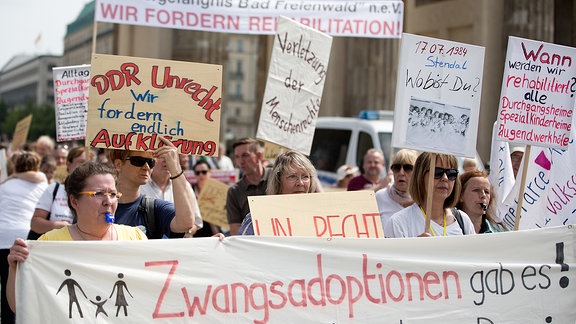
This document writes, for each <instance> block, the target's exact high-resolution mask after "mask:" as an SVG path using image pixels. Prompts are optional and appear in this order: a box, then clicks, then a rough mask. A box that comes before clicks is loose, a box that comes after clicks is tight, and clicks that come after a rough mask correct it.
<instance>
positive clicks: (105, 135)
mask: <svg viewBox="0 0 576 324" xmlns="http://www.w3.org/2000/svg"><path fill="white" fill-rule="evenodd" d="M91 70H92V71H91V73H92V76H91V81H90V95H89V96H90V98H89V99H88V125H87V132H86V136H87V138H86V142H87V143H89V144H90V146H92V147H100V148H108V149H127V150H136V151H148V150H154V149H156V148H158V144H159V143H161V141H160V139H159V138H158V137H159V136H163V137H165V138H167V139H169V140H170V141H171V142H172V143H173V144H174V145H175V146H176V148H177V149H178V152H179V153H182V154H197V155H206V156H215V155H217V153H218V143H219V133H220V108H221V102H222V96H221V91H222V67H221V66H220V65H210V64H200V63H187V62H177V61H166V60H156V59H146V58H136V57H126V56H113V55H100V54H95V55H93V56H92V69H91Z"/></svg>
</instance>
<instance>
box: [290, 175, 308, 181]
mask: <svg viewBox="0 0 576 324" xmlns="http://www.w3.org/2000/svg"><path fill="white" fill-rule="evenodd" d="M286 180H288V182H297V181H298V180H302V182H310V176H309V175H307V174H305V175H302V176H299V175H297V174H291V175H289V176H287V177H286Z"/></svg>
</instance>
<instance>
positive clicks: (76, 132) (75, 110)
mask: <svg viewBox="0 0 576 324" xmlns="http://www.w3.org/2000/svg"><path fill="white" fill-rule="evenodd" d="M52 76H53V79H54V108H55V109H54V112H55V114H56V141H57V142H64V141H74V140H80V139H84V138H86V118H87V116H88V93H89V90H90V65H78V66H65V67H55V68H53V69H52Z"/></svg>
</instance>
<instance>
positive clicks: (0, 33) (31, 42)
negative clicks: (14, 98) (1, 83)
mask: <svg viewBox="0 0 576 324" xmlns="http://www.w3.org/2000/svg"><path fill="white" fill-rule="evenodd" d="M89 2H90V0H0V27H1V28H0V69H1V68H2V67H4V65H6V63H8V61H9V60H10V58H12V57H13V56H14V55H18V54H29V55H42V54H52V55H62V53H63V52H64V35H65V34H66V26H67V25H68V24H69V23H71V22H73V21H74V20H75V19H76V17H78V14H80V11H81V10H82V8H83V7H84V5H85V4H86V3H89ZM37 39H38V40H39V41H38V42H37V43H36V44H35V41H36V40H37Z"/></svg>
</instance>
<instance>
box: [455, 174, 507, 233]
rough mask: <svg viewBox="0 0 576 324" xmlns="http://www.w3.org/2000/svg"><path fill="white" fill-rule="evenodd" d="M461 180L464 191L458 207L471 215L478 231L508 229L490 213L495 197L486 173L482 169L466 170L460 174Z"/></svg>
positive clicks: (487, 231)
mask: <svg viewBox="0 0 576 324" xmlns="http://www.w3.org/2000/svg"><path fill="white" fill-rule="evenodd" d="M460 182H461V183H462V192H461V193H460V199H459V200H458V204H457V205H456V207H457V208H458V209H460V210H462V211H464V212H465V213H466V214H467V215H468V216H469V217H470V220H471V221H472V224H474V230H475V231H476V233H477V234H484V233H495V232H505V231H508V228H506V225H504V224H503V223H499V222H497V221H496V220H495V219H494V218H493V217H492V215H491V213H490V210H491V209H492V208H490V207H491V206H492V202H493V201H494V197H493V196H492V186H491V185H490V181H488V176H487V175H486V173H484V172H482V171H480V170H471V171H467V172H464V173H463V174H462V175H460Z"/></svg>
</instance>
